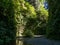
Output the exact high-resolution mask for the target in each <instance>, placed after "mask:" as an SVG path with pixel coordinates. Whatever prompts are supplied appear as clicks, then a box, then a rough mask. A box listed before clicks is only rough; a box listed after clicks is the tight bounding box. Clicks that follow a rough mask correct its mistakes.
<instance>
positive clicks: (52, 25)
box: [46, 0, 60, 39]
mask: <svg viewBox="0 0 60 45" xmlns="http://www.w3.org/2000/svg"><path fill="white" fill-rule="evenodd" d="M48 4H49V17H48V24H47V31H46V34H47V37H49V38H51V39H60V36H59V34H60V24H59V23H60V6H59V4H60V3H59V0H55V1H54V0H49V1H48Z"/></svg>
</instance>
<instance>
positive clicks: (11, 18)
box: [0, 0, 60, 45]
mask: <svg viewBox="0 0 60 45" xmlns="http://www.w3.org/2000/svg"><path fill="white" fill-rule="evenodd" d="M33 1H34V0H33ZM45 1H46V0H39V1H37V4H34V3H32V2H31V1H30V2H29V1H27V0H6V1H5V0H0V45H16V37H17V36H19V31H20V30H21V29H20V27H23V30H24V31H23V33H22V35H24V36H25V37H33V35H45V36H46V37H47V38H50V39H58V40H60V36H59V34H60V24H59V23H60V6H59V5H60V1H59V0H55V1H54V0H47V1H46V2H47V3H45ZM31 3H32V4H31ZM33 4H34V5H33ZM44 4H48V8H46V7H44ZM36 5H38V6H39V8H38V7H36Z"/></svg>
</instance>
